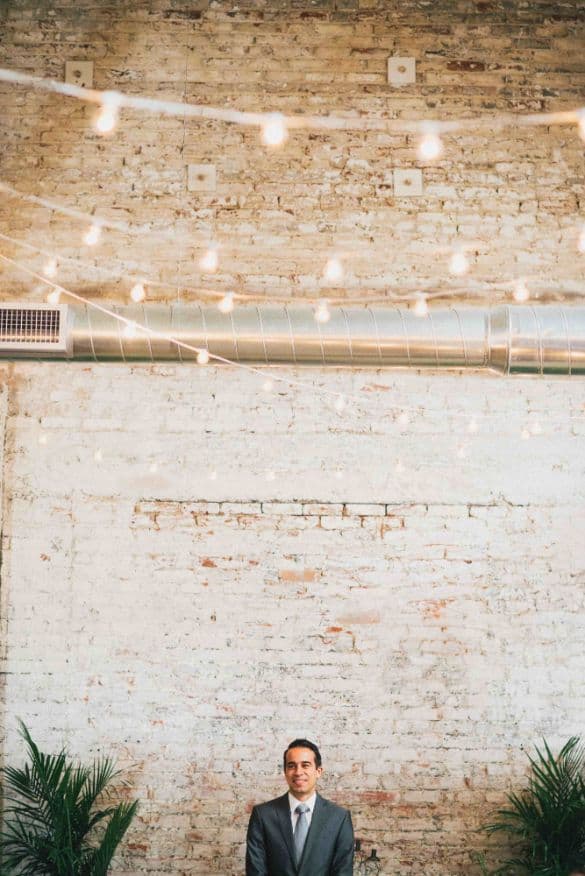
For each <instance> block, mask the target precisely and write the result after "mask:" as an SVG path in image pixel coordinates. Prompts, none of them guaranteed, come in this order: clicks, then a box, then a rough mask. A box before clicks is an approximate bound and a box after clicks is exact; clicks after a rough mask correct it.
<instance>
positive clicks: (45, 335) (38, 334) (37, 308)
mask: <svg viewBox="0 0 585 876" xmlns="http://www.w3.org/2000/svg"><path fill="white" fill-rule="evenodd" d="M66 323H67V319H66V305H62V304H61V305H57V306H53V305H48V304H34V305H26V304H24V305H23V304H1V305H0V351H2V352H7V351H10V352H13V353H18V352H20V351H22V352H30V351H33V350H36V351H37V352H38V353H46V352H48V351H53V352H63V351H66V350H67V338H66Z"/></svg>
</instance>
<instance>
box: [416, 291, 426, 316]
mask: <svg viewBox="0 0 585 876" xmlns="http://www.w3.org/2000/svg"><path fill="white" fill-rule="evenodd" d="M413 310H414V312H415V313H416V315H417V316H426V315H427V314H428V312H429V305H428V304H427V296H426V295H423V293H422V292H419V293H418V295H417V296H416V300H415V302H414V307H413Z"/></svg>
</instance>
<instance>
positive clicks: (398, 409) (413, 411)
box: [0, 252, 585, 438]
mask: <svg viewBox="0 0 585 876" xmlns="http://www.w3.org/2000/svg"><path fill="white" fill-rule="evenodd" d="M0 260H1V261H3V262H4V263H5V264H8V265H11V266H12V267H14V268H16V269H17V270H19V271H22V272H23V273H24V274H27V275H28V276H30V277H33V278H35V279H36V280H38V281H40V282H41V283H43V284H45V285H47V286H49V287H50V288H51V289H52V290H53V291H54V292H55V293H57V295H58V296H61V295H65V296H67V297H69V298H71V299H72V300H74V301H77V302H79V303H81V304H84V305H86V306H87V307H90V308H92V309H94V310H97V311H99V312H100V313H103V314H105V315H107V316H109V317H111V318H112V319H114V320H115V321H117V322H118V323H120V324H121V325H123V326H125V327H129V328H131V329H132V330H133V333H136V334H138V333H142V334H143V335H144V336H146V337H152V338H157V339H159V340H164V341H166V342H167V343H170V344H174V345H175V346H176V347H178V348H179V349H184V350H187V351H189V352H191V353H195V354H196V356H197V361H198V364H200V365H203V364H207V362H209V361H211V360H213V361H215V362H218V363H222V364H225V365H231V366H233V367H235V368H238V369H240V370H241V371H244V372H247V373H248V374H253V375H255V376H256V377H260V378H262V379H263V380H264V386H263V389H265V390H269V389H271V388H272V384H273V383H279V384H281V385H284V386H288V387H291V388H298V389H301V390H308V391H309V392H311V393H313V394H316V395H319V396H322V397H324V398H326V399H328V400H329V402H330V403H331V404H332V406H333V407H334V408H335V410H336V411H337V413H338V414H341V413H343V411H344V410H345V409H346V407H347V406H348V404H349V403H353V404H354V405H355V406H356V408H357V407H359V408H362V409H363V408H364V407H366V409H367V407H368V402H369V399H370V397H369V396H364V395H363V394H360V395H357V394H355V393H349V394H347V393H341V392H339V390H332V389H327V388H326V387H323V386H316V385H315V383H314V381H313V382H309V381H305V380H299V379H297V378H292V377H284V376H282V375H280V374H274V372H273V371H272V369H271V367H270V366H269V365H266V366H264V368H260V367H255V366H253V365H246V364H244V363H242V362H237V361H235V360H232V359H228V358H226V357H224V356H220V355H217V354H214V353H210V352H209V351H208V350H207V348H205V347H197V346H194V345H193V344H189V343H187V342H186V341H181V340H180V339H179V338H176V337H174V336H173V335H170V334H167V333H165V332H158V331H156V330H155V329H151V328H149V327H148V326H146V325H144V324H141V323H138V322H136V321H135V320H132V319H128V317H125V316H123V315H122V314H119V313H116V312H115V311H114V310H112V309H111V308H109V307H106V306H105V305H103V304H100V303H99V302H97V301H92V300H91V299H88V298H86V297H85V296H83V295H79V294H78V293H76V292H73V290H71V289H67V288H66V287H64V286H62V285H60V284H59V283H55V282H54V281H53V280H51V279H50V278H47V277H44V276H43V275H42V274H39V273H38V272H37V271H34V270H32V269H31V268H29V267H27V266H26V265H23V264H21V263H19V262H17V261H15V260H14V259H11V258H9V257H8V256H6V255H4V254H3V253H2V252H0ZM268 384H269V385H268ZM383 389H384V390H387V387H386V386H384V387H383ZM368 391H369V390H368ZM377 408H379V402H378V403H377ZM584 410H585V406H584ZM441 411H443V408H428V407H427V408H425V409H424V410H421V407H420V405H419V406H408V405H403V404H395V405H389V406H388V414H391V415H392V416H393V418H394V420H395V421H397V422H398V423H399V425H402V426H404V427H406V426H407V425H408V424H409V423H410V419H411V418H415V417H420V416H424V414H426V413H440V412H441ZM543 413H546V414H548V415H550V414H552V413H554V412H553V411H551V409H550V407H547V409H546V411H545V412H543ZM449 415H450V416H452V417H454V418H457V419H463V420H465V421H466V422H467V424H468V427H467V432H468V435H469V436H470V438H471V437H472V436H473V434H474V433H475V432H476V431H477V421H478V420H484V419H485V420H489V421H494V420H496V419H497V417H500V416H501V417H503V418H506V419H507V418H508V416H509V414H508V412H506V411H495V410H492V411H485V412H484V411H477V412H474V413H472V414H470V412H469V411H465V412H464V411H461V412H459V411H451V412H450V414H449ZM568 419H569V420H571V421H573V420H585V412H584V413H583V414H582V415H573V414H569V416H568ZM532 426H533V423H532V422H530V421H529V426H527V427H526V428H524V429H523V430H522V437H529V435H530V434H533V435H536V434H540V427H539V428H538V430H536V431H534V430H533V429H532Z"/></svg>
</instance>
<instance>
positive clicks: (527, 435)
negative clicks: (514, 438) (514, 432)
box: [520, 429, 530, 441]
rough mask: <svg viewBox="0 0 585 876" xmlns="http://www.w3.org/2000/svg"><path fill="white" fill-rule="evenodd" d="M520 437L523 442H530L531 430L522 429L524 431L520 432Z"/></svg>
mask: <svg viewBox="0 0 585 876" xmlns="http://www.w3.org/2000/svg"><path fill="white" fill-rule="evenodd" d="M520 437H521V438H522V440H523V441H528V439H529V438H530V430H529V429H522V431H521V432H520Z"/></svg>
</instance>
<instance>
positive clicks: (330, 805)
mask: <svg viewBox="0 0 585 876" xmlns="http://www.w3.org/2000/svg"><path fill="white" fill-rule="evenodd" d="M317 800H319V801H320V805H321V806H323V807H324V808H325V809H326V810H327V812H329V813H330V814H333V813H334V812H336V813H338V814H339V815H345V814H346V813H347V812H349V810H348V809H346V808H345V807H344V806H339V805H338V804H337V803H334V802H333V801H332V800H327V799H326V798H325V797H322V796H321V794H317Z"/></svg>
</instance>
